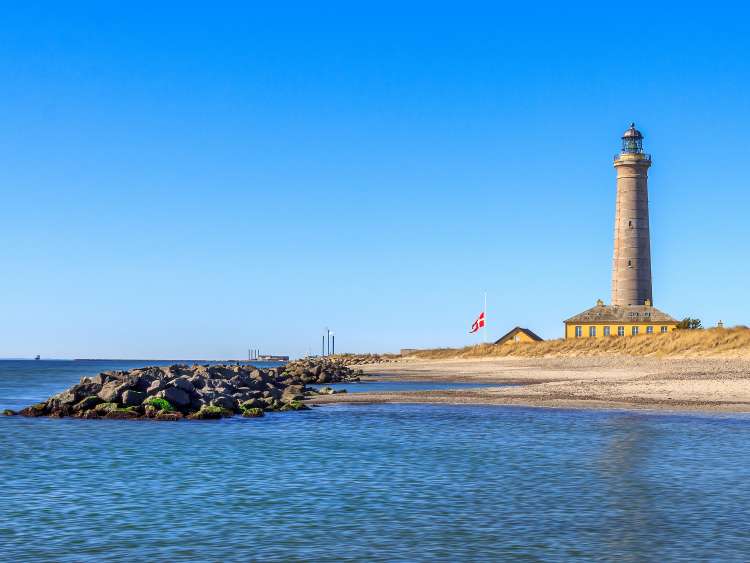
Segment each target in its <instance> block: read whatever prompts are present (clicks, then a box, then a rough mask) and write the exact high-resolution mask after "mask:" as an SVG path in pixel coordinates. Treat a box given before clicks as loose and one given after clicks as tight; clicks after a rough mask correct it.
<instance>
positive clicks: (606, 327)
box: [604, 326, 609, 336]
mask: <svg viewBox="0 0 750 563" xmlns="http://www.w3.org/2000/svg"><path fill="white" fill-rule="evenodd" d="M604 336H609V327H608V326H605V327H604Z"/></svg>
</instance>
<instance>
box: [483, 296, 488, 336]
mask: <svg viewBox="0 0 750 563" xmlns="http://www.w3.org/2000/svg"><path fill="white" fill-rule="evenodd" d="M482 339H483V340H484V343H485V344H487V292H486V291H485V292H484V330H483V331H482Z"/></svg>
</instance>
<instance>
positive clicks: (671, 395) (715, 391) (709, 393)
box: [310, 357, 750, 412]
mask: <svg viewBox="0 0 750 563" xmlns="http://www.w3.org/2000/svg"><path fill="white" fill-rule="evenodd" d="M361 368H362V369H363V371H364V372H365V373H366V374H367V377H366V379H372V380H380V381H384V380H386V381H441V382H446V381H457V382H475V383H498V384H508V383H515V384H520V385H514V386H512V387H497V388H493V387H484V388H476V389H461V390H440V391H411V392H382V393H368V392H364V393H349V394H342V395H326V396H321V397H316V398H315V399H313V400H311V401H310V402H311V403H312V404H328V403H342V402H345V403H449V404H481V405H525V406H538V407H557V408H624V409H651V410H653V409H660V410H671V411H704V412H750V361H749V360H741V359H700V358H697V359H696V358H690V359H674V358H669V359H654V358H633V357H607V358H601V357H600V358H542V359H526V358H483V359H476V360H413V361H409V360H405V361H402V362H396V363H388V364H370V365H366V366H361Z"/></svg>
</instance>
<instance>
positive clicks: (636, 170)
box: [612, 123, 653, 307]
mask: <svg viewBox="0 0 750 563" xmlns="http://www.w3.org/2000/svg"><path fill="white" fill-rule="evenodd" d="M650 166H651V155H649V154H646V153H644V152H643V135H641V132H640V131H638V130H637V129H636V128H635V123H631V124H630V129H628V130H627V131H625V133H624V134H623V136H622V150H621V151H620V154H618V155H617V156H615V170H616V171H617V203H616V207H615V252H614V260H613V264H612V305H615V306H621V307H627V306H629V305H645V304H648V305H651V304H652V303H653V296H652V294H651V240H650V234H649V227H648V169H649V167H650ZM647 302H648V303H647Z"/></svg>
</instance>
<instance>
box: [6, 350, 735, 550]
mask: <svg viewBox="0 0 750 563" xmlns="http://www.w3.org/2000/svg"><path fill="white" fill-rule="evenodd" d="M3 364H4V363H2V362H0V408H5V407H8V406H11V405H13V406H15V401H16V400H17V399H18V397H19V396H20V395H23V397H24V399H26V398H28V399H30V400H39V399H42V398H46V396H47V395H49V393H50V392H51V391H50V389H52V391H56V390H60V389H62V388H64V387H66V386H67V385H70V384H71V383H73V382H74V381H76V380H77V379H78V377H79V376H80V372H78V371H76V369H77V368H76V369H73V367H72V366H68V368H67V371H65V370H63V371H62V372H60V373H63V375H56V373H59V372H57V371H55V370H54V369H52V368H50V369H48V370H47V371H45V372H44V374H40V373H36V372H35V371H34V370H36V369H42V368H45V369H46V368H49V366H39V367H36V366H34V365H31V366H29V367H27V368H25V369H26V371H24V370H18V369H14V370H9V369H7V363H5V366H3ZM29 364H32V362H29ZM72 372H75V374H73V373H72ZM55 382H56V383H55ZM27 402H28V401H27ZM749 445H750V420H748V419H746V418H743V417H721V416H682V415H650V414H629V413H622V412H586V411H568V410H544V409H525V408H502V407H472V406H447V405H403V406H402V405H371V406H367V405H357V406H349V405H335V406H328V407H321V408H315V409H313V410H311V411H308V412H291V413H279V414H272V415H269V416H266V417H264V418H261V419H242V418H233V419H230V420H221V421H210V422H193V423H189V422H179V423H167V422H161V423H159V422H142V421H114V420H111V421H110V420H72V419H60V420H58V419H43V418H41V419H26V418H21V417H0V483H2V511H1V516H0V559H2V560H15V561H30V560H46V561H49V560H55V561H121V560H125V559H130V560H138V561H141V560H150V561H187V560H190V561H249V560H263V561H295V560H307V561H311V560H314V561H320V560H341V559H347V560H402V561H417V560H420V561H426V560H444V561H456V560H502V559H518V560H530V561H534V560H566V559H568V560H572V559H596V560H609V561H622V560H626V561H641V560H652V561H664V560H676V559H682V560H736V561H743V560H746V559H747V553H748V552H750V517H749V516H748V514H747V510H748V506H750V502H749V501H750V479H749V477H750V471H749V470H748V461H750V448H749V447H748V446H749Z"/></svg>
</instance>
